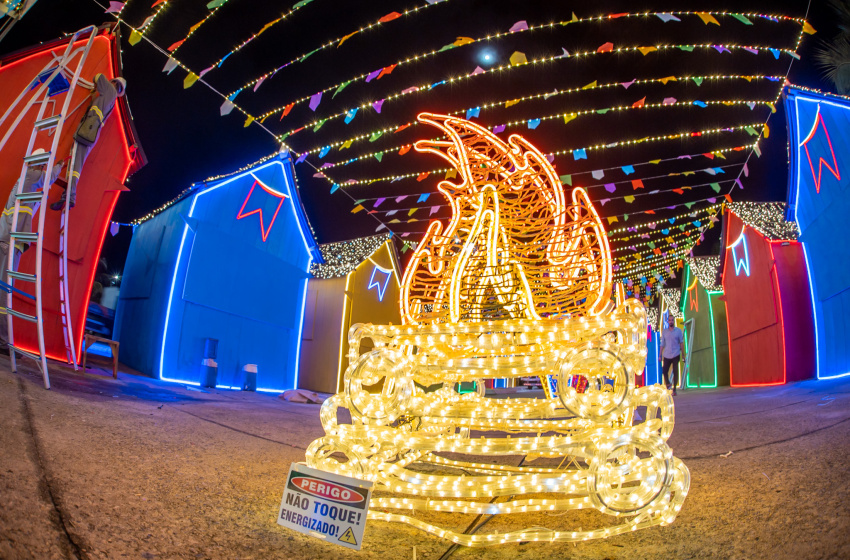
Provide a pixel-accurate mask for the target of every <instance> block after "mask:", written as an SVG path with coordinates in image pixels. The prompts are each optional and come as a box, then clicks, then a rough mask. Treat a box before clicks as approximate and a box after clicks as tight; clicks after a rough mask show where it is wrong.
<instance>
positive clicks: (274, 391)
mask: <svg viewBox="0 0 850 560" xmlns="http://www.w3.org/2000/svg"><path fill="white" fill-rule="evenodd" d="M287 390H288V389H260V388H259V387H257V392H258V393H285V392H286V391H287Z"/></svg>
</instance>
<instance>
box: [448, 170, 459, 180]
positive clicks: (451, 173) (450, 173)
mask: <svg viewBox="0 0 850 560" xmlns="http://www.w3.org/2000/svg"><path fill="white" fill-rule="evenodd" d="M454 178H457V169H449V170H448V171H446V179H454Z"/></svg>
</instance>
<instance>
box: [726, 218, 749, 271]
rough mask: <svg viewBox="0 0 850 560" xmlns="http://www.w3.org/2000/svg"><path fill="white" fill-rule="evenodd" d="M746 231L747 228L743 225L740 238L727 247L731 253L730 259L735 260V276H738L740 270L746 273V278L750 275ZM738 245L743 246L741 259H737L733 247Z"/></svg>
mask: <svg viewBox="0 0 850 560" xmlns="http://www.w3.org/2000/svg"><path fill="white" fill-rule="evenodd" d="M746 229H747V226H746V225H745V226H744V229H742V230H741V236H740V237H738V239H737V241H735V242H734V243H732V244H731V245H730V246H729V250H730V251H731V252H732V258H733V259H734V260H735V276H740V274H741V270H743V271H744V272H746V273H747V276H749V275H750V252H749V250H748V249H747V236H746ZM739 243H741V244H742V245H743V246H744V257H743V258H742V259H739V258H738V253H737V252H736V251H735V247H737V246H738V244H739Z"/></svg>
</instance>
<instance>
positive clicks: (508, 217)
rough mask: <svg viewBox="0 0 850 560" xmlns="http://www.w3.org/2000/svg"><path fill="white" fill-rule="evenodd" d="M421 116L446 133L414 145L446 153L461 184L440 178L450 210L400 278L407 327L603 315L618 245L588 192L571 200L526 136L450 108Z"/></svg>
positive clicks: (579, 190) (430, 230)
mask: <svg viewBox="0 0 850 560" xmlns="http://www.w3.org/2000/svg"><path fill="white" fill-rule="evenodd" d="M419 121H420V122H423V123H427V124H430V125H433V126H436V127H437V128H439V129H441V130H442V131H443V132H444V133H445V135H446V136H447V138H448V140H445V141H443V140H426V141H419V142H416V144H415V148H416V151H418V152H423V153H433V154H437V155H439V156H440V157H442V158H444V159H445V160H447V161H448V162H449V163H450V164H451V165H452V166H453V167H454V168H455V169H456V170H457V172H458V176H459V177H460V179H461V182H460V183H459V184H455V183H452V182H450V181H441V182H440V183H439V185H438V189H439V190H440V192H441V193H442V194H443V195H444V196H445V197H446V199H447V200H448V202H449V204H450V206H451V210H452V216H451V219H450V221H449V223H448V225H446V226H445V228H444V227H443V224H442V222H439V221H437V220H434V221H432V222H431V224H430V225H429V227H428V230H427V231H426V232H425V235H424V237H423V238H422V242H421V243H420V244H419V246H418V247H417V249H416V252H414V254H413V258H412V259H411V262H410V265H408V268H407V270H406V271H405V274H404V279H403V280H402V294H401V298H400V307H401V316H402V319H403V320H404V322H405V323H406V324H419V323H433V322H451V323H458V322H460V321H466V322H477V321H483V320H492V319H499V318H502V319H504V318H525V319H530V320H541V319H543V318H547V319H556V318H563V317H564V316H565V315H567V314H579V315H597V314H599V313H600V312H601V311H602V310H603V309H604V308H605V307H606V305H607V303H608V301H609V300H610V296H611V283H612V272H611V250H610V248H609V246H608V238H607V237H606V235H605V230H604V228H603V225H602V221H601V220H600V218H599V215H598V214H597V213H596V210H595V209H594V208H593V204H592V203H591V202H590V198H589V197H588V195H587V192H586V191H585V190H584V189H582V188H580V187H577V188H574V189H573V191H572V199H571V202H572V203H571V204H567V202H566V200H565V196H564V191H563V188H562V186H561V181H560V179H559V178H558V175H557V173H556V172H555V169H554V168H553V167H552V165H551V164H550V163H549V161H548V160H547V159H546V157H545V156H544V155H543V154H542V153H540V151H539V150H538V149H537V148H535V147H534V146H532V145H531V144H530V143H528V142H527V141H526V140H525V139H524V138H522V137H521V136H519V135H517V134H513V135H511V136H510V137H509V138H508V141H507V143H506V142H503V141H502V140H501V139H500V138H499V137H497V136H496V135H495V134H493V133H492V132H490V131H489V130H487V129H486V128H484V127H481V126H479V125H477V124H474V123H471V122H469V121H467V120H464V119H461V118H458V117H450V116H446V115H435V114H432V113H422V114H421V115H419Z"/></svg>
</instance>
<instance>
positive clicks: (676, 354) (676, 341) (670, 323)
mask: <svg viewBox="0 0 850 560" xmlns="http://www.w3.org/2000/svg"><path fill="white" fill-rule="evenodd" d="M659 352H660V355H659V356H658V361H659V362H661V363H662V370H661V371H662V372H663V375H664V384H665V385H666V386H667V389H670V388H671V387H672V389H673V396H674V397H675V396H676V386H677V385H678V384H679V360H681V359H682V358H683V357H684V355H685V336H684V334H683V333H682V329H680V328H679V327H677V326H676V325H675V322H674V320H673V318H672V317H670V316H668V317H667V319H666V321H665V323H664V330H663V331H661V347H660V348H659ZM671 366H672V367H673V384H672V386H671V385H670V377H669V376H668V375H669V373H670V367H671Z"/></svg>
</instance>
